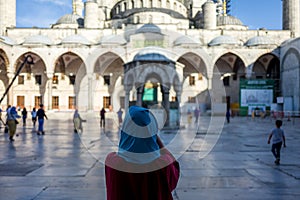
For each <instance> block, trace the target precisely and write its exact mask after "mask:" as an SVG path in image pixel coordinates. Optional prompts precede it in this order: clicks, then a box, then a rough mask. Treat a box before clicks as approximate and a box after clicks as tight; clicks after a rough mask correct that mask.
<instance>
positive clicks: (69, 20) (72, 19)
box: [55, 14, 84, 27]
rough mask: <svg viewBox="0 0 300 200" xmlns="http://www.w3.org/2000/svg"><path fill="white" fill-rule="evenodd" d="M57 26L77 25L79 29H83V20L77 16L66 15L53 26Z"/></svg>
mask: <svg viewBox="0 0 300 200" xmlns="http://www.w3.org/2000/svg"><path fill="white" fill-rule="evenodd" d="M59 24H78V26H79V27H83V25H84V19H83V18H82V17H81V16H80V15H77V14H66V15H64V16H62V17H61V18H59V20H57V22H56V24H55V25H59Z"/></svg>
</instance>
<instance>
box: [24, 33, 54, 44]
mask: <svg viewBox="0 0 300 200" xmlns="http://www.w3.org/2000/svg"><path fill="white" fill-rule="evenodd" d="M22 44H23V45H24V44H25V45H27V44H42V45H51V44H52V41H51V39H50V38H48V37H47V36H45V35H32V36H28V37H26V38H25V41H24V42H23V43H22Z"/></svg>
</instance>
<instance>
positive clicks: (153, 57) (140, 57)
mask: <svg viewBox="0 0 300 200" xmlns="http://www.w3.org/2000/svg"><path fill="white" fill-rule="evenodd" d="M133 61H160V62H170V61H171V60H170V59H169V58H167V57H166V56H164V55H162V54H159V53H143V52H140V53H138V54H136V55H135V56H134V58H133Z"/></svg>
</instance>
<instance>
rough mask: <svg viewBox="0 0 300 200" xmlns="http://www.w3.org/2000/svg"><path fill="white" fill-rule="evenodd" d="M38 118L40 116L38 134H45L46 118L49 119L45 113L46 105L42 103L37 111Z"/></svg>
mask: <svg viewBox="0 0 300 200" xmlns="http://www.w3.org/2000/svg"><path fill="white" fill-rule="evenodd" d="M36 115H37V118H38V122H39V127H38V132H37V134H38V135H40V134H43V135H45V131H44V118H46V119H48V117H47V115H46V114H45V110H44V105H43V104H40V108H39V109H38V111H37V114H36Z"/></svg>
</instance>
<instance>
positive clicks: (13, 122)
mask: <svg viewBox="0 0 300 200" xmlns="http://www.w3.org/2000/svg"><path fill="white" fill-rule="evenodd" d="M17 118H21V116H20V115H18V113H17V110H16V107H15V106H13V107H11V108H9V109H8V110H7V126H8V130H9V140H10V141H11V142H13V141H15V140H14V135H15V133H16V130H17V124H18V123H19V122H18V120H17Z"/></svg>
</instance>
